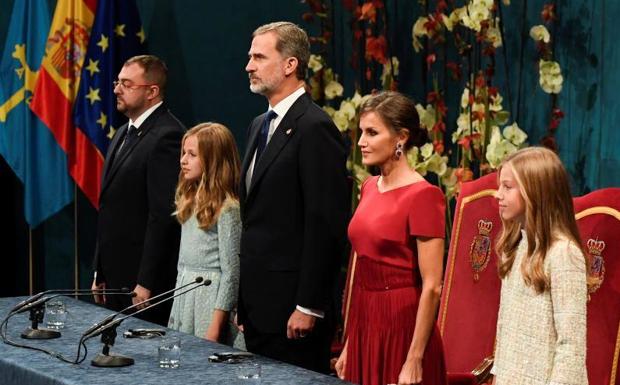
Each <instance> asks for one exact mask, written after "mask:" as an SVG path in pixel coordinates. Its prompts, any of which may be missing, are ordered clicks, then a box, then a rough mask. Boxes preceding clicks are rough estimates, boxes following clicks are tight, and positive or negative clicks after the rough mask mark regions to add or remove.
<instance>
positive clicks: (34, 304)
mask: <svg viewBox="0 0 620 385" xmlns="http://www.w3.org/2000/svg"><path fill="white" fill-rule="evenodd" d="M50 291H51V290H50ZM67 294H72V295H77V296H80V297H81V296H84V295H93V294H104V295H129V296H132V297H135V296H136V293H134V292H133V291H132V290H130V289H128V288H126V287H124V288H122V289H112V290H90V289H88V290H84V291H77V292H76V291H72V292H71V293H58V294H54V295H50V296H49V297H44V298H40V297H38V299H36V300H35V301H31V302H28V303H25V304H24V305H22V306H21V307H20V308H17V306H16V308H17V310H11V313H13V314H20V313H23V312H25V311H28V310H30V309H32V308H35V307H37V306H41V305H43V304H44V303H46V302H48V301H49V300H52V299H54V298H56V297H62V296H64V295H67ZM14 309H15V308H14Z"/></svg>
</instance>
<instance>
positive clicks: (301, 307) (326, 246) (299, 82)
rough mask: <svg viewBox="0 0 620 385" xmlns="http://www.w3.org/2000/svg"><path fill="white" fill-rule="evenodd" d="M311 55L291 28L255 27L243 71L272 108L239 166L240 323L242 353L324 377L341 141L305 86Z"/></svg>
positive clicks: (344, 194)
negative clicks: (311, 371) (243, 335)
mask: <svg viewBox="0 0 620 385" xmlns="http://www.w3.org/2000/svg"><path fill="white" fill-rule="evenodd" d="M309 51H310V44H309V42H308V36H307V35H306V33H305V32H304V31H303V30H302V29H300V28H299V27H298V26H296V25H295V24H292V23H287V22H278V23H271V24H268V25H265V26H262V27H259V28H258V29H257V30H256V31H254V34H253V40H252V45H251V48H250V52H249V61H248V64H247V66H246V71H247V72H248V74H249V78H250V90H251V91H252V92H254V93H258V94H261V95H263V96H265V97H266V98H267V99H268V102H269V110H268V112H267V113H265V114H262V115H260V116H258V117H257V118H255V119H254V121H253V122H252V124H251V125H250V127H249V131H248V143H247V150H246V153H245V158H244V161H243V166H242V167H243V171H242V183H241V191H240V195H241V213H242V221H243V231H242V235H241V253H240V254H241V255H240V259H241V278H240V296H239V309H238V323H239V325H240V327H242V329H243V330H244V332H245V340H246V345H247V347H248V350H249V351H251V352H255V353H259V354H262V355H265V356H268V357H272V358H275V359H278V360H281V361H285V362H289V363H292V364H295V365H299V366H302V367H305V368H307V369H311V370H316V371H320V372H327V371H328V370H329V347H330V341H331V338H332V335H333V326H334V322H333V321H334V309H333V307H334V304H333V292H334V285H335V277H336V275H337V271H338V266H339V259H340V257H341V255H342V253H343V252H344V246H345V244H346V224H347V219H348V217H349V203H348V202H349V193H348V188H347V181H346V179H347V175H346V168H345V162H346V151H345V146H344V141H343V138H342V136H341V134H340V132H338V129H337V128H336V126H335V125H334V123H333V122H332V120H331V119H330V118H329V116H328V115H327V114H326V113H325V112H324V111H323V110H322V109H321V108H320V107H318V106H317V105H316V104H314V103H313V102H312V100H311V98H310V96H309V95H308V94H307V93H306V92H305V89H304V85H305V84H304V77H305V74H306V68H307V65H308V60H309V56H310V52H309Z"/></svg>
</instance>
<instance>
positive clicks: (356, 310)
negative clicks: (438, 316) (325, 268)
mask: <svg viewBox="0 0 620 385" xmlns="http://www.w3.org/2000/svg"><path fill="white" fill-rule="evenodd" d="M417 281H418V280H417V278H416V277H415V275H414V273H413V272H412V270H411V269H405V268H400V267H395V266H390V265H386V264H383V263H379V262H377V261H373V260H371V259H369V258H365V257H363V256H358V260H357V266H356V271H355V277H354V289H353V292H352V296H351V305H350V310H349V320H348V325H347V340H348V347H347V364H346V367H345V379H346V380H347V381H351V382H354V383H357V384H362V385H386V384H396V383H398V375H399V374H400V370H401V368H402V366H403V364H404V362H405V360H406V358H407V352H408V351H409V347H410V345H411V340H412V338H413V331H414V330H415V322H416V314H417V311H418V302H419V299H420V287H419V286H420V285H419V282H417ZM422 384H424V385H446V384H447V380H446V368H445V362H444V356H443V346H442V343H441V337H440V335H439V330H438V329H437V326H436V325H435V326H434V328H433V332H432V334H431V336H430V339H429V341H428V344H427V346H426V350H425V352H424V358H423V364H422Z"/></svg>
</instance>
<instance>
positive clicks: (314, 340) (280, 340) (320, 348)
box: [243, 319, 334, 374]
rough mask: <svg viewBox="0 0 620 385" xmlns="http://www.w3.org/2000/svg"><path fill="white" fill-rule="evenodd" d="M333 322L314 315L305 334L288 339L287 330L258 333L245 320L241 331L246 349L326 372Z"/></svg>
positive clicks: (327, 370) (328, 368)
mask: <svg viewBox="0 0 620 385" xmlns="http://www.w3.org/2000/svg"><path fill="white" fill-rule="evenodd" d="M332 324H333V323H332V322H330V320H325V319H317V320H316V323H315V326H314V330H313V331H312V333H310V334H308V335H307V336H305V337H304V338H298V339H288V338H287V337H286V332H284V333H260V332H259V331H258V330H256V328H255V327H254V326H253V325H252V323H251V322H250V321H246V322H245V323H244V325H243V327H244V333H243V335H244V338H245V345H246V348H247V349H248V351H249V352H252V353H256V354H260V355H262V356H265V357H269V358H273V359H275V360H278V361H282V362H286V363H288V364H291V365H295V366H299V367H302V368H305V369H308V370H313V371H315V372H319V373H324V374H329V372H330V367H329V360H330V357H331V350H330V347H331V341H332V338H333V336H334V333H333V327H332V326H333V325H332Z"/></svg>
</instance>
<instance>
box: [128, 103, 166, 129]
mask: <svg viewBox="0 0 620 385" xmlns="http://www.w3.org/2000/svg"><path fill="white" fill-rule="evenodd" d="M163 103H164V101H163V100H162V101H161V102H159V103H157V104H155V105H153V106H151V108H149V109H148V110H146V111H144V112H143V113H142V115H140V116H138V118H137V119H136V120H131V119H129V125H130V126H134V127H135V128H140V126H141V125H142V123H144V121H145V120H146V118H148V117H149V116H151V114H152V113H153V111H155V110H156V109H157V107H159V106H161V105H162V104H163Z"/></svg>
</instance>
